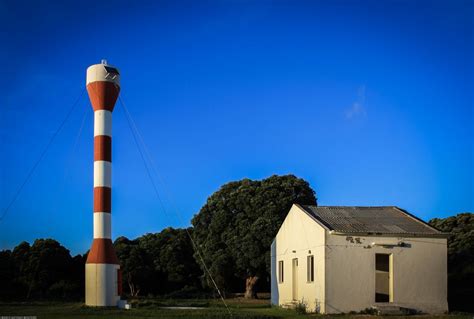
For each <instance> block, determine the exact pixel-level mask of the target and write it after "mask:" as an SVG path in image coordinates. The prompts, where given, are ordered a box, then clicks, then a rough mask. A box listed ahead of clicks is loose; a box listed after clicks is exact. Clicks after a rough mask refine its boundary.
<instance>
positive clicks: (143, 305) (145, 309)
mask: <svg viewBox="0 0 474 319" xmlns="http://www.w3.org/2000/svg"><path fill="white" fill-rule="evenodd" d="M226 302H227V303H228V305H229V309H230V312H231V313H232V317H231V316H230V315H229V313H228V312H227V310H226V308H225V307H224V306H223V304H222V302H219V301H215V300H202V299H197V300H195V299H193V300H155V299H147V300H143V301H140V302H138V303H134V308H133V309H131V310H120V309H116V308H108V309H98V308H90V307H85V306H84V305H83V304H82V303H66V302H64V303H60V302H31V303H13V302H9V303H8V302H1V303H0V317H1V316H36V317H37V318H38V319H42V318H64V319H68V318H91V319H93V318H248V319H250V318H315V317H321V318H339V319H343V318H349V317H350V318H357V319H366V318H371V319H376V318H377V317H376V316H369V315H336V316H329V315H317V314H306V315H302V314H297V313H296V312H295V311H294V310H286V309H280V308H277V307H271V306H270V304H269V301H268V300H253V301H246V300H242V299H228V300H227V301H226ZM169 306H192V307H200V309H192V310H191V309H189V310H182V309H178V310H176V309H163V308H161V307H169ZM389 318H390V319H400V318H402V317H397V316H390V317H389ZM410 318H413V319H416V318H418V319H428V318H431V317H430V316H411V317H410ZM435 318H437V319H455V318H456V319H457V318H459V319H461V318H463V319H464V318H465V319H472V318H473V317H472V315H469V314H465V315H462V314H458V315H443V316H436V317H435Z"/></svg>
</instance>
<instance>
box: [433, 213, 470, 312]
mask: <svg viewBox="0 0 474 319" xmlns="http://www.w3.org/2000/svg"><path fill="white" fill-rule="evenodd" d="M429 223H430V224H431V225H433V226H434V227H436V228H437V229H439V230H441V231H443V232H447V233H449V238H448V299H449V308H450V310H458V311H469V312H474V304H473V303H472V296H474V214H472V213H462V214H458V215H456V216H451V217H447V218H434V219H432V220H430V222H429Z"/></svg>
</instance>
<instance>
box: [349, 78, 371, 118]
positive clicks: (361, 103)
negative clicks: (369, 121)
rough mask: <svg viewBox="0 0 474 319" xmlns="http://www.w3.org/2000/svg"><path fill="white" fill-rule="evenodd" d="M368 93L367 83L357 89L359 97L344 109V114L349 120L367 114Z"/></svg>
mask: <svg viewBox="0 0 474 319" xmlns="http://www.w3.org/2000/svg"><path fill="white" fill-rule="evenodd" d="M365 101H366V93H365V85H361V86H360V87H359V89H358V90H357V99H356V101H354V102H353V103H352V106H351V107H349V108H348V109H346V110H345V111H344V116H345V118H346V119H347V120H351V119H354V118H357V117H366V116H367V107H366V102H365Z"/></svg>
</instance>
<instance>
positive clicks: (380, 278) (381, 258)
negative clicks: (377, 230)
mask: <svg viewBox="0 0 474 319" xmlns="http://www.w3.org/2000/svg"><path fill="white" fill-rule="evenodd" d="M392 258H393V256H392V255H391V254H375V302H393V282H392V279H393V269H392V268H393V266H392V264H393V263H392Z"/></svg>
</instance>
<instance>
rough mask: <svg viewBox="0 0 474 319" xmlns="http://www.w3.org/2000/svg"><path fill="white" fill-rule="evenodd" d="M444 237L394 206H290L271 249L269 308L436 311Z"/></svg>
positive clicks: (443, 284) (443, 287) (443, 272)
mask: <svg viewBox="0 0 474 319" xmlns="http://www.w3.org/2000/svg"><path fill="white" fill-rule="evenodd" d="M446 237H447V236H446V234H444V233H441V232H439V231H438V230H436V229H434V228H433V227H431V226H429V225H428V224H426V223H425V222H423V221H422V220H420V219H418V218H416V217H414V216H413V215H411V214H409V213H407V212H405V211H403V210H401V209H399V208H397V207H337V206H336V207H316V206H300V205H293V206H292V207H291V209H290V211H289V213H288V215H287V216H286V219H285V220H284V222H283V224H282V225H281V227H280V230H279V231H278V234H277V236H276V237H275V239H274V241H273V243H272V247H271V277H272V278H271V284H272V304H274V305H280V306H285V305H290V304H295V303H298V302H303V303H305V304H306V305H307V310H308V311H311V312H320V313H341V312H345V313H347V312H350V311H361V310H364V309H366V308H371V307H373V306H378V307H379V308H383V307H387V306H394V307H403V308H408V309H414V310H417V311H421V312H425V313H443V312H445V311H447V310H448V303H447V239H446Z"/></svg>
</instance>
